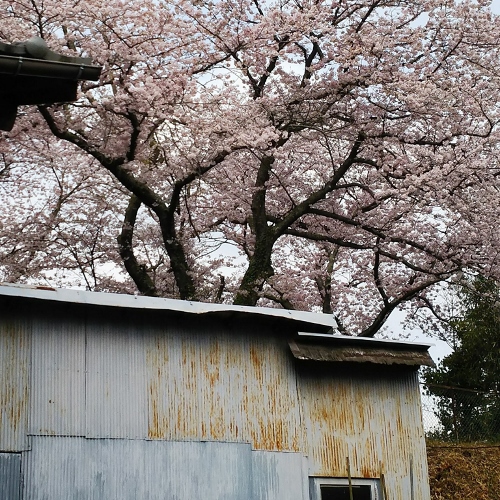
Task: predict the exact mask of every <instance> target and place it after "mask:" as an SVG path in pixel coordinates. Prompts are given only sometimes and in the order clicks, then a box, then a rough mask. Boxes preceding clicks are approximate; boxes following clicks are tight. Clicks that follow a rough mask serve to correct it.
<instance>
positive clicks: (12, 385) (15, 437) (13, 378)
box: [0, 310, 31, 451]
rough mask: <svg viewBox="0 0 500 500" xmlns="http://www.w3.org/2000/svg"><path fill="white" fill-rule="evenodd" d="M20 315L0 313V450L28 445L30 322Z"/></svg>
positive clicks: (15, 312)
mask: <svg viewBox="0 0 500 500" xmlns="http://www.w3.org/2000/svg"><path fill="white" fill-rule="evenodd" d="M22 312H23V311H22V310H21V311H16V310H4V311H2V312H1V314H0V451H22V450H25V449H27V445H28V442H27V433H28V432H27V430H28V429H27V426H28V411H29V404H30V391H29V369H30V359H31V349H30V340H31V323H30V321H29V320H27V319H25V318H24V316H23V314H22Z"/></svg>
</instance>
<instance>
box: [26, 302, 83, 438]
mask: <svg viewBox="0 0 500 500" xmlns="http://www.w3.org/2000/svg"><path fill="white" fill-rule="evenodd" d="M33 314H35V316H34V325H33V340H32V345H33V355H32V377H31V400H32V403H31V412H30V434H33V435H62V436H83V435H85V317H84V315H83V314H82V311H78V310H70V311H68V310H65V311H59V312H58V314H48V315H43V314H40V313H33Z"/></svg>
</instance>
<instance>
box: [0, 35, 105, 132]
mask: <svg viewBox="0 0 500 500" xmlns="http://www.w3.org/2000/svg"><path fill="white" fill-rule="evenodd" d="M101 70H102V68H101V67H100V66H93V65H92V60H91V59H90V58H87V57H71V56H65V55H63V54H58V53H57V52H53V51H52V50H50V49H49V47H48V46H47V44H46V43H45V41H44V40H43V39H42V38H39V37H33V38H30V39H29V40H27V41H25V42H19V43H13V44H7V43H3V42H0V130H11V129H12V127H13V126H14V122H15V119H16V114H17V106H19V105H21V104H54V103H62V102H71V101H75V100H76V98H77V85H78V81H79V80H98V79H99V76H100V74H101Z"/></svg>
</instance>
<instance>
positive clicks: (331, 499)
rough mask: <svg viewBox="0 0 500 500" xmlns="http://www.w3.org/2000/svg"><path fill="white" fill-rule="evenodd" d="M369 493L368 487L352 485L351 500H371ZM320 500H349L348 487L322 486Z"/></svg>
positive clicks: (369, 488)
mask: <svg viewBox="0 0 500 500" xmlns="http://www.w3.org/2000/svg"><path fill="white" fill-rule="evenodd" d="M371 491H372V489H371V487H370V486H361V485H353V486H352V498H353V500H371V498H372V494H371ZM321 500H351V497H350V495H349V486H334V485H322V486H321Z"/></svg>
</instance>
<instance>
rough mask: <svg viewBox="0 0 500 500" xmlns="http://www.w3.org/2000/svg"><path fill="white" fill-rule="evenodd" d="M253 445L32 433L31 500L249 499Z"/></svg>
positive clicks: (28, 478)
mask: <svg viewBox="0 0 500 500" xmlns="http://www.w3.org/2000/svg"><path fill="white" fill-rule="evenodd" d="M251 454H252V452H251V449H250V446H249V445H247V444H241V443H196V442H184V443H181V442H166V441H144V440H125V439H85V438H71V437H45V436H44V437H41V436H40V437H33V438H32V451H31V452H29V454H27V456H26V460H27V462H28V463H27V466H26V472H25V486H24V490H25V498H26V500H46V499H54V500H63V499H64V500H66V499H69V498H70V499H71V500H92V499H95V500H103V499H106V500H115V499H116V500H137V499H148V500H164V499H169V500H170V499H179V500H181V499H182V500H183V499H190V498H203V499H205V500H221V499H226V498H227V499H232V500H233V499H234V500H249V499H251V498H252V480H251V477H252V458H251Z"/></svg>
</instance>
